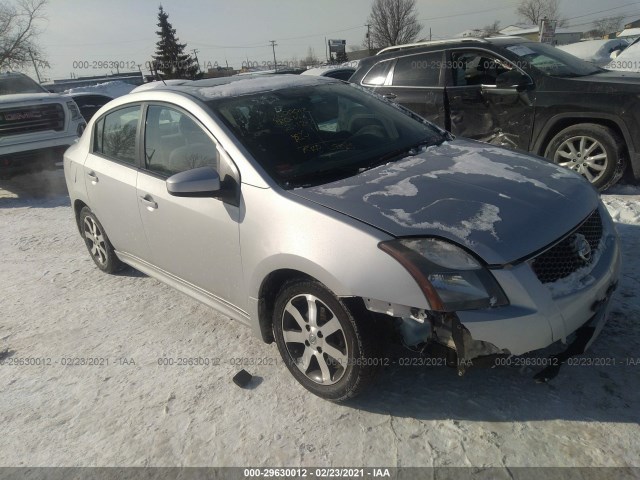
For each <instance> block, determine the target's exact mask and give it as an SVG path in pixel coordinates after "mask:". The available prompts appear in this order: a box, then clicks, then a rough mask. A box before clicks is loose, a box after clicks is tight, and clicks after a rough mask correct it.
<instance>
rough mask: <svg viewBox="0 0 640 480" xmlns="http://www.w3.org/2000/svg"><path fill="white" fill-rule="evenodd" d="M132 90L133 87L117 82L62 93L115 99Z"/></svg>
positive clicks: (71, 89) (72, 89) (77, 88)
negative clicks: (87, 94)
mask: <svg viewBox="0 0 640 480" xmlns="http://www.w3.org/2000/svg"><path fill="white" fill-rule="evenodd" d="M134 88H135V85H131V84H130V83H126V82H122V81H119V80H118V81H115V82H105V83H98V84H97V85H90V86H87V87H76V88H70V89H69V90H65V92H64V93H66V94H67V95H74V94H76V93H96V94H100V95H106V96H108V97H111V98H116V97H121V96H122V95H126V94H127V93H130V92H131V90H133V89H134Z"/></svg>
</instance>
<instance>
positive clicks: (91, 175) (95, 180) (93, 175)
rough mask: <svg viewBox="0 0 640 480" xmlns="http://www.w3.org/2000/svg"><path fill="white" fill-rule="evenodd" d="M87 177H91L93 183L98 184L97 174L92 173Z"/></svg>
mask: <svg viewBox="0 0 640 480" xmlns="http://www.w3.org/2000/svg"><path fill="white" fill-rule="evenodd" d="M87 177H89V178H90V179H91V181H92V182H93V183H98V176H97V175H96V172H94V171H91V172H89V173H87Z"/></svg>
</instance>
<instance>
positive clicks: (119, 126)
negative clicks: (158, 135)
mask: <svg viewBox="0 0 640 480" xmlns="http://www.w3.org/2000/svg"><path fill="white" fill-rule="evenodd" d="M140 112H141V107H140V105H136V106H133V107H125V108H121V109H119V110H116V111H115V112H111V113H108V114H107V115H105V116H104V117H103V118H102V119H101V120H100V121H99V122H97V123H96V127H95V134H94V135H95V136H94V143H93V151H94V153H99V154H102V155H104V156H106V157H109V158H112V159H114V160H118V161H120V162H123V163H128V164H132V165H134V164H135V163H136V138H137V135H138V123H139V120H140Z"/></svg>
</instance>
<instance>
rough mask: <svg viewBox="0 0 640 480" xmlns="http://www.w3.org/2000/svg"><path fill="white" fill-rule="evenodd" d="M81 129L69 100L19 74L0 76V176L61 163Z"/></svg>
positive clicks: (77, 110) (83, 123) (73, 104)
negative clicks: (65, 152)
mask: <svg viewBox="0 0 640 480" xmlns="http://www.w3.org/2000/svg"><path fill="white" fill-rule="evenodd" d="M84 127H86V122H85V120H84V118H83V117H82V115H81V114H80V110H79V109H78V106H77V105H76V104H75V102H74V101H73V99H72V98H71V97H69V96H66V95H60V94H54V93H49V92H48V91H47V90H45V89H44V88H42V87H41V86H40V85H38V84H37V83H36V82H34V81H33V80H31V79H30V78H29V77H27V76H26V75H23V74H21V73H6V74H1V75H0V175H2V176H5V177H6V176H10V175H12V174H14V173H18V172H22V171H29V170H34V169H41V168H43V167H52V166H54V165H55V164H56V163H57V162H62V154H63V153H64V151H65V150H66V149H67V148H68V147H69V146H70V145H72V144H73V143H74V142H75V141H76V140H77V138H78V137H79V136H80V135H82V132H83V131H84Z"/></svg>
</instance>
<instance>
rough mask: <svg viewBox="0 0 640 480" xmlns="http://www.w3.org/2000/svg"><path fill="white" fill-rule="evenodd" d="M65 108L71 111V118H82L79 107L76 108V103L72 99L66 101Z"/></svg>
mask: <svg viewBox="0 0 640 480" xmlns="http://www.w3.org/2000/svg"><path fill="white" fill-rule="evenodd" d="M67 108H68V109H69V111H70V112H71V120H79V119H81V118H82V114H81V113H80V109H79V108H78V105H76V102H74V101H73V100H71V101H69V102H67Z"/></svg>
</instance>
